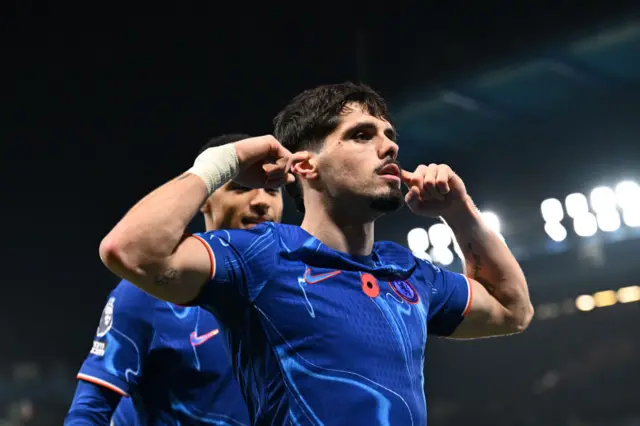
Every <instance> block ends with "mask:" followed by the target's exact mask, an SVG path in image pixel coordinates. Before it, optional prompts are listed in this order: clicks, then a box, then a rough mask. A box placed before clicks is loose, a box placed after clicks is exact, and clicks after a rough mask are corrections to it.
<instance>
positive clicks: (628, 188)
mask: <svg viewBox="0 0 640 426" xmlns="http://www.w3.org/2000/svg"><path fill="white" fill-rule="evenodd" d="M616 199H617V200H618V205H619V206H620V207H622V208H623V209H626V208H631V209H635V208H640V186H639V185H638V184H637V183H635V182H632V181H624V182H620V183H619V184H618V185H616Z"/></svg>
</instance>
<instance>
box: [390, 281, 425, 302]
mask: <svg viewBox="0 0 640 426" xmlns="http://www.w3.org/2000/svg"><path fill="white" fill-rule="evenodd" d="M389 285H390V286H391V288H392V289H393V291H394V292H395V293H396V294H397V295H398V296H400V298H401V299H402V300H404V301H405V302H407V303H410V304H412V305H415V304H416V303H418V302H419V301H420V296H418V292H417V290H416V289H415V288H414V287H413V286H412V285H411V283H409V281H391V282H389Z"/></svg>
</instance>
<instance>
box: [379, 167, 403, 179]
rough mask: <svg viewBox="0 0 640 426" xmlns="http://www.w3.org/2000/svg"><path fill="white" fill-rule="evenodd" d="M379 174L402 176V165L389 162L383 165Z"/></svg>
mask: <svg viewBox="0 0 640 426" xmlns="http://www.w3.org/2000/svg"><path fill="white" fill-rule="evenodd" d="M378 174H379V175H380V176H395V177H397V178H399V177H400V167H398V166H397V165H396V164H387V165H386V166H384V167H382V168H381V169H380V170H379V171H378Z"/></svg>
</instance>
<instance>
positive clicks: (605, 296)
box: [593, 290, 617, 308]
mask: <svg viewBox="0 0 640 426" xmlns="http://www.w3.org/2000/svg"><path fill="white" fill-rule="evenodd" d="M593 300H594V302H595V305H596V307H598V308H603V307H605V306H611V305H615V304H616V302H617V300H616V292H615V291H613V290H606V291H599V292H597V293H596V294H594V295H593Z"/></svg>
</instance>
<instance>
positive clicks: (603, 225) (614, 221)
mask: <svg viewBox="0 0 640 426" xmlns="http://www.w3.org/2000/svg"><path fill="white" fill-rule="evenodd" d="M596 217H597V219H598V227H599V228H600V229H601V230H602V231H604V232H615V231H617V230H618V229H619V228H620V215H619V214H618V212H617V211H616V210H610V211H606V212H601V213H598V214H597V215H596Z"/></svg>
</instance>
